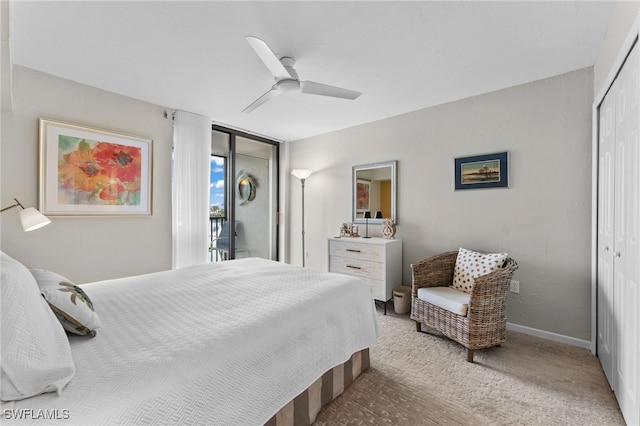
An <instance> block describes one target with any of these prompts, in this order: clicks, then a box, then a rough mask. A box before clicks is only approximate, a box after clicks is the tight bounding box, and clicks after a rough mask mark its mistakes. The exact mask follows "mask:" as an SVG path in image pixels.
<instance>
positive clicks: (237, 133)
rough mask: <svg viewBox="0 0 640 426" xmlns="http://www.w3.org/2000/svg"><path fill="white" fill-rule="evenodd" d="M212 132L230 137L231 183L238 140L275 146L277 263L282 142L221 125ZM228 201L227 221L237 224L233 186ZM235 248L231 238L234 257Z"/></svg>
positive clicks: (228, 192) (229, 188)
mask: <svg viewBox="0 0 640 426" xmlns="http://www.w3.org/2000/svg"><path fill="white" fill-rule="evenodd" d="M211 130H212V131H216V132H221V133H226V134H228V135H229V158H228V161H227V170H226V175H227V177H228V179H227V180H228V181H229V182H234V176H236V161H235V158H236V138H238V137H240V138H245V139H251V140H254V141H257V142H262V143H266V144H269V145H273V146H274V148H275V150H276V152H275V155H274V157H275V160H276V170H275V172H274V173H275V174H274V175H275V176H276V183H275V186H276V187H275V188H274V191H275V203H276V205H275V215H274V216H275V220H276V223H275V233H274V238H275V241H273V244H274V245H275V247H274V253H275V259H274V260H276V261H279V260H280V223H279V220H278V217H279V216H280V142H278V141H276V140H274V139H269V138H267V137H264V136H258V135H254V134H251V133H247V132H243V131H241V130H238V129H233V128H230V127H225V126H222V125H219V124H215V123H214V124H212V126H211ZM225 190H226V199H227V201H226V202H227V209H228V211H227V212H226V215H227V220H228V221H229V223H235V222H236V212H235V196H236V195H235V187H234V185H232V184H229V185H226V188H225ZM235 248H236V241H235V238H229V253H230V255H233V256H234V257H235V255H234V253H235ZM231 258H233V257H231Z"/></svg>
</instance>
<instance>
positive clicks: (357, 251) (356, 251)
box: [346, 249, 360, 253]
mask: <svg viewBox="0 0 640 426" xmlns="http://www.w3.org/2000/svg"><path fill="white" fill-rule="evenodd" d="M346 251H352V252H354V253H360V250H355V249H346Z"/></svg>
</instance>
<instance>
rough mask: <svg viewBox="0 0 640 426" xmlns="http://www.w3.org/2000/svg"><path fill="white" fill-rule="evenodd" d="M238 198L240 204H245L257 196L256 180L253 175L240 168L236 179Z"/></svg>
mask: <svg viewBox="0 0 640 426" xmlns="http://www.w3.org/2000/svg"><path fill="white" fill-rule="evenodd" d="M236 181H237V183H236V198H237V199H238V201H240V205H241V206H244V205H245V204H247V203H248V202H249V201H253V199H254V198H256V186H257V185H256V182H255V180H254V179H253V177H251V175H250V174H249V173H247V172H245V171H244V170H240V173H238V178H237V179H236Z"/></svg>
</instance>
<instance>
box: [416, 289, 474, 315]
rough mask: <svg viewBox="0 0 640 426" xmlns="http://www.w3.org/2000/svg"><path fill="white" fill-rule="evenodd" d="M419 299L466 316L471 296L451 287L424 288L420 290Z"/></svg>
mask: <svg viewBox="0 0 640 426" xmlns="http://www.w3.org/2000/svg"><path fill="white" fill-rule="evenodd" d="M418 299H420V300H423V301H425V302H427V303H431V304H432V305H436V306H438V307H440V308H442V309H446V310H447V311H449V312H453V313H454V314H457V315H462V316H466V315H467V310H468V309H469V299H471V295H470V294H469V293H465V292H464V291H460V290H456V289H454V288H451V287H423V288H419V289H418Z"/></svg>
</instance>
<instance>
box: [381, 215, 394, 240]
mask: <svg viewBox="0 0 640 426" xmlns="http://www.w3.org/2000/svg"><path fill="white" fill-rule="evenodd" d="M382 225H383V228H382V237H383V238H387V239H393V238H395V237H396V224H395V223H393V219H384V220H383V221H382Z"/></svg>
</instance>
